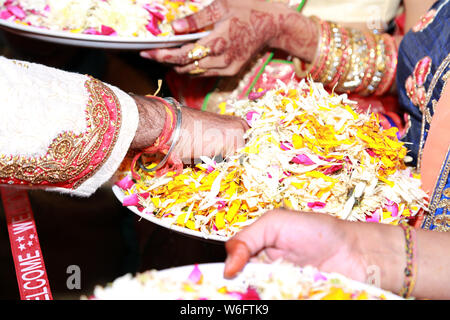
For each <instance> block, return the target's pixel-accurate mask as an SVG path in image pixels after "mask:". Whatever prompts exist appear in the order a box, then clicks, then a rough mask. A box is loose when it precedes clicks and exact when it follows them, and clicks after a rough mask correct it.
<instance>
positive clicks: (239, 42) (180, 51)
mask: <svg viewBox="0 0 450 320" xmlns="http://www.w3.org/2000/svg"><path fill="white" fill-rule="evenodd" d="M213 24H215V27H214V29H213V30H212V31H211V33H210V34H209V35H208V36H206V37H204V38H202V39H200V40H199V41H198V42H197V44H199V45H202V46H204V47H206V48H209V50H210V52H209V54H208V55H207V56H206V57H203V58H201V59H199V60H198V61H194V59H192V58H189V57H188V54H189V52H190V51H191V50H192V49H193V48H194V46H195V45H194V44H193V43H190V44H186V45H184V46H182V47H181V48H177V49H156V50H150V51H144V52H141V56H142V57H144V58H149V59H154V60H156V61H159V62H162V63H170V64H173V65H175V67H174V69H175V71H177V72H178V73H192V72H195V71H198V70H200V72H199V73H198V74H199V75H200V76H232V75H235V74H237V73H238V72H239V71H240V70H241V68H242V67H243V66H244V65H245V64H246V63H247V62H248V61H249V60H250V59H251V58H253V57H254V56H255V54H256V53H257V52H258V51H260V50H261V49H262V48H264V47H265V46H271V47H275V48H280V49H283V50H286V51H288V52H290V53H292V54H294V55H296V56H298V57H299V58H304V59H306V61H310V60H312V58H313V56H314V53H315V48H316V46H317V30H316V26H315V24H314V23H312V22H311V21H309V19H307V18H305V17H304V16H302V15H301V14H299V13H297V12H295V11H293V10H292V9H290V8H288V7H287V6H285V5H283V4H279V3H270V2H266V1H261V0H248V1H242V0H216V1H214V2H213V3H212V4H211V5H209V6H208V7H206V8H205V9H203V10H201V11H199V12H197V13H195V14H193V15H191V16H189V17H186V18H184V19H179V20H176V21H175V22H174V23H173V28H174V29H175V31H176V32H177V33H188V32H193V31H198V30H200V29H202V28H205V27H207V26H210V25H213ZM196 63H197V65H196ZM202 71H203V72H202Z"/></svg>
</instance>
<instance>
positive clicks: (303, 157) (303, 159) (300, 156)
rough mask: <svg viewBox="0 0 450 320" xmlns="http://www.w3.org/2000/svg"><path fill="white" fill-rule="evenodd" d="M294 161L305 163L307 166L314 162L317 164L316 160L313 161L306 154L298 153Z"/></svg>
mask: <svg viewBox="0 0 450 320" xmlns="http://www.w3.org/2000/svg"><path fill="white" fill-rule="evenodd" d="M292 162H294V163H297V164H303V165H305V166H309V165H312V164H315V163H314V161H312V160H311V159H310V158H309V157H308V156H306V155H304V154H298V155H297V156H295V157H294V158H293V159H292Z"/></svg>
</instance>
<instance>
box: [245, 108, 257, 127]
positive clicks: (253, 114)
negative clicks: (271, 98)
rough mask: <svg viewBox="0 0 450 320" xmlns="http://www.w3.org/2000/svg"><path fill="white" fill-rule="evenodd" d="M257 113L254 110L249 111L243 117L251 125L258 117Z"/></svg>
mask: <svg viewBox="0 0 450 320" xmlns="http://www.w3.org/2000/svg"><path fill="white" fill-rule="evenodd" d="M258 116H259V113H258V112H256V111H249V112H248V113H247V114H246V115H245V119H246V120H247V123H248V125H249V126H250V127H251V126H252V125H253V123H254V122H255V120H256V119H257V118H258Z"/></svg>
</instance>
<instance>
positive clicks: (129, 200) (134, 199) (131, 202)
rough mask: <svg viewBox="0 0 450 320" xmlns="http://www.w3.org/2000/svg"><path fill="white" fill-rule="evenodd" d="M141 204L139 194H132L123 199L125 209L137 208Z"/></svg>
mask: <svg viewBox="0 0 450 320" xmlns="http://www.w3.org/2000/svg"><path fill="white" fill-rule="evenodd" d="M138 204H139V198H138V195H137V194H132V195H129V196H126V197H125V198H123V203H122V205H123V206H124V207H130V206H137V205H138Z"/></svg>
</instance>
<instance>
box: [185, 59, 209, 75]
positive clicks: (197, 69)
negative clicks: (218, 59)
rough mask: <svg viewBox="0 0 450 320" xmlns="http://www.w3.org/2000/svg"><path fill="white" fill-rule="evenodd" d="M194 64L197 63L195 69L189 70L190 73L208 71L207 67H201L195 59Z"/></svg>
mask: <svg viewBox="0 0 450 320" xmlns="http://www.w3.org/2000/svg"><path fill="white" fill-rule="evenodd" d="M194 65H195V69H194V70H191V71H189V73H190V74H200V73H203V72H205V71H206V69H202V68H200V67H199V63H198V61H195V62H194Z"/></svg>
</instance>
